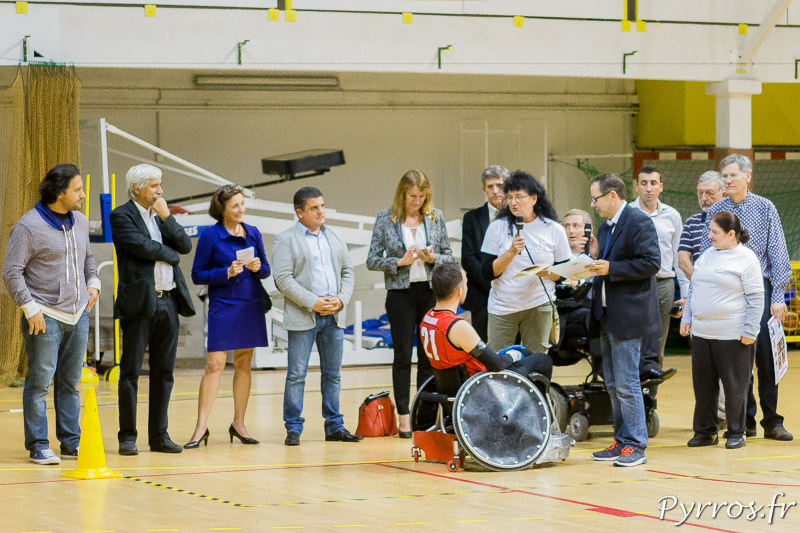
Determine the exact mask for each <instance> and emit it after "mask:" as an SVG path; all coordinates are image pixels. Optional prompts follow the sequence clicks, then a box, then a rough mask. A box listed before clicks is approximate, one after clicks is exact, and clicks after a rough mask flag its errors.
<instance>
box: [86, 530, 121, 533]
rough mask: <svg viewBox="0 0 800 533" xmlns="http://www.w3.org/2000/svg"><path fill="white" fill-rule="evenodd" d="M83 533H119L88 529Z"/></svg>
mask: <svg viewBox="0 0 800 533" xmlns="http://www.w3.org/2000/svg"><path fill="white" fill-rule="evenodd" d="M83 533H117V530H116V529H86V530H84V531H83Z"/></svg>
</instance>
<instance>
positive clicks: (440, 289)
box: [420, 263, 553, 380]
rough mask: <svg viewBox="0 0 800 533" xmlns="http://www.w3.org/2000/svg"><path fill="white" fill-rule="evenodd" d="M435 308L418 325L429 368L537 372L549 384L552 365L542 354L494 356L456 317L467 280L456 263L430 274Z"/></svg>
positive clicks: (438, 268)
mask: <svg viewBox="0 0 800 533" xmlns="http://www.w3.org/2000/svg"><path fill="white" fill-rule="evenodd" d="M431 285H432V287H433V294H434V295H435V296H436V306H435V307H434V308H433V309H431V310H430V311H428V313H427V314H426V315H425V317H424V318H423V319H422V323H421V324H420V337H421V338H422V343H423V345H422V346H423V348H424V350H425V354H426V355H427V356H428V359H430V362H431V366H433V367H434V368H438V369H442V370H444V369H447V368H452V367H455V366H458V365H461V364H463V365H465V366H466V367H467V370H468V372H469V374H470V375H473V374H476V373H478V372H482V371H484V370H491V371H492V372H497V371H500V370H505V369H508V370H513V371H515V372H518V373H520V374H522V375H525V376H527V375H529V374H530V373H531V372H538V373H539V374H542V375H543V376H545V377H547V379H548V380H549V379H550V377H551V376H552V374H553V362H552V361H551V360H550V357H549V356H548V355H546V354H534V353H531V352H530V351H528V350H524V351H525V352H526V353H525V354H524V358H523V353H521V352H520V351H519V350H512V351H509V352H507V353H503V354H497V353H495V352H494V350H492V349H491V348H489V347H488V346H486V344H485V343H484V342H483V341H482V340H481V338H480V337H479V336H478V333H477V332H476V331H475V329H474V328H473V327H472V325H470V323H469V322H467V321H466V320H463V319H461V318H459V317H458V316H456V311H457V310H458V305H459V304H460V303H462V302H463V301H464V298H466V296H467V276H466V274H465V273H464V270H463V269H462V268H461V266H460V265H458V264H456V263H441V264H439V265H436V267H435V268H434V269H433V273H432V274H431Z"/></svg>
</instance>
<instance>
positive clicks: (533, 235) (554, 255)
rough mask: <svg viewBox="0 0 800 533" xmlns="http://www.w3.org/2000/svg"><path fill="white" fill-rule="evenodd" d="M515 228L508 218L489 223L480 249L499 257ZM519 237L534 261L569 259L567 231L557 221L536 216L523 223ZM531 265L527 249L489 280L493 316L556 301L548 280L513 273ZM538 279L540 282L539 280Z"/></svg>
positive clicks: (555, 261)
mask: <svg viewBox="0 0 800 533" xmlns="http://www.w3.org/2000/svg"><path fill="white" fill-rule="evenodd" d="M516 234H517V230H516V229H514V230H513V234H512V232H511V231H510V230H509V225H508V220H507V219H505V218H499V219H497V220H495V221H494V222H492V223H491V224H489V227H488V228H487V230H486V236H485V237H484V238H483V245H482V246H481V252H484V253H487V254H491V255H496V256H500V255H503V254H504V253H505V252H506V250H508V249H509V248H510V247H511V243H512V241H513V240H514V236H515V235H516ZM522 237H523V238H524V239H525V246H526V248H527V249H528V251H529V252H530V254H531V257H532V258H533V260H534V261H535V262H536V264H537V265H538V264H547V265H552V264H553V263H560V262H562V261H569V259H570V258H572V250H571V249H570V247H569V240H568V239H567V232H566V231H565V230H564V227H563V226H562V225H561V224H559V223H558V222H554V221H552V220H550V219H546V218H543V217H537V218H536V220H534V221H533V222H527V223H525V224H523V225H522ZM530 266H531V259H530V258H529V257H528V254H527V252H525V250H522V253H521V254H519V255H517V256H516V257H515V258H514V259H512V260H511V263H509V265H508V267H507V268H506V269H505V270H504V271H503V273H502V274H500V276H499V277H497V278H495V280H494V281H492V290H491V291H490V292H489V306H488V310H489V312H490V313H492V314H493V315H509V314H511V313H516V312H518V311H524V310H525V309H532V308H534V307H539V306H540V305H543V304H546V303H549V302H550V299H552V300H553V302H555V298H556V296H555V286H556V284H555V283H553V282H552V281H550V280H549V279H545V278H540V277H539V276H521V277H519V278H515V277H514V276H515V275H516V274H518V273H519V272H520V271H522V270H524V269H526V268H528V267H530ZM540 280H541V281H540ZM542 281H543V282H544V286H545V287H547V292H548V293H549V294H550V299H548V297H547V294H545V292H544V289H543V288H542Z"/></svg>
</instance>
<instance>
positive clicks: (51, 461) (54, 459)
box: [30, 448, 61, 465]
mask: <svg viewBox="0 0 800 533" xmlns="http://www.w3.org/2000/svg"><path fill="white" fill-rule="evenodd" d="M30 462H32V463H36V464H37V465H60V464H61V459H60V458H59V457H58V456H57V455H56V454H55V453H53V450H51V449H50V448H45V449H44V450H38V451H35V452H31V456H30Z"/></svg>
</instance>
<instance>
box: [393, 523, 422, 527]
mask: <svg viewBox="0 0 800 533" xmlns="http://www.w3.org/2000/svg"><path fill="white" fill-rule="evenodd" d="M394 525H396V526H422V525H425V522H395V523H394Z"/></svg>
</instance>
